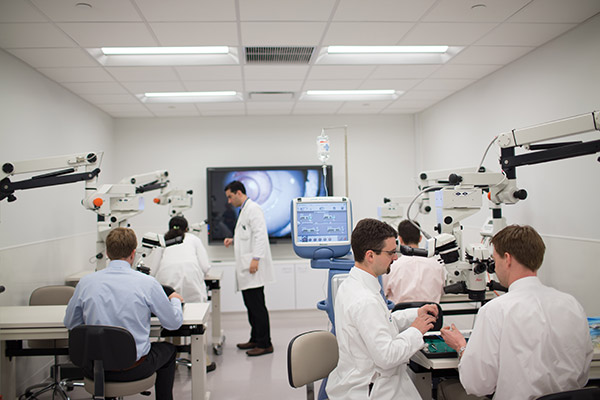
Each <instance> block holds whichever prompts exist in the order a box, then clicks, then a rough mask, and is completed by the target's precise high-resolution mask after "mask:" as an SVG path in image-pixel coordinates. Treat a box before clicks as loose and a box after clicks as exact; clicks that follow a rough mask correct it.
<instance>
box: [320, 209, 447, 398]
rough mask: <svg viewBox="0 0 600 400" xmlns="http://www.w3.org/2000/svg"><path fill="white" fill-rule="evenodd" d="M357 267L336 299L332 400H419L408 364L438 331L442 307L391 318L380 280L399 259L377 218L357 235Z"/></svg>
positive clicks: (391, 235) (388, 230)
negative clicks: (429, 333)
mask: <svg viewBox="0 0 600 400" xmlns="http://www.w3.org/2000/svg"><path fill="white" fill-rule="evenodd" d="M351 243H352V252H353V253H354V260H355V265H354V267H353V268H352V269H351V270H350V274H349V276H348V278H346V279H345V280H344V281H343V282H342V284H341V285H340V287H339V289H338V293H337V295H336V298H335V327H336V335H337V342H338V348H339V355H340V358H339V361H338V365H337V367H336V368H335V369H334V370H333V371H332V372H331V374H329V378H328V382H327V388H326V390H327V395H328V397H329V399H330V400H337V399H344V400H348V399H350V400H359V399H361V400H364V399H368V398H370V399H377V400H392V399H394V400H400V399H402V400H418V399H421V396H420V395H419V392H418V391H417V389H416V387H415V385H414V384H413V382H412V381H411V380H410V377H409V376H408V373H407V371H406V369H407V363H408V361H409V360H410V358H411V357H412V355H413V354H414V353H415V352H417V351H418V350H419V349H421V347H423V334H424V333H425V332H427V331H428V330H429V329H431V328H433V324H434V323H435V321H436V318H437V313H438V310H437V306H436V305H434V304H428V305H425V306H423V307H421V308H419V309H416V308H413V309H408V310H402V311H396V312H394V313H390V310H389V309H388V307H387V305H386V302H385V300H384V299H383V297H382V296H381V293H380V290H381V285H380V284H379V280H378V277H379V276H380V275H383V274H385V273H386V272H388V271H389V269H390V265H391V264H392V262H393V261H394V260H396V259H397V258H398V256H397V255H396V230H395V229H394V228H392V227H391V226H389V225H388V224H386V223H385V222H381V221H378V220H376V219H370V218H367V219H363V220H361V221H359V222H358V224H357V225H356V227H355V228H354V230H353V231H352V239H351Z"/></svg>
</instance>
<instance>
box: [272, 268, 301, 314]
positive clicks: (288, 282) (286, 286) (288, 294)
mask: <svg viewBox="0 0 600 400" xmlns="http://www.w3.org/2000/svg"><path fill="white" fill-rule="evenodd" d="M273 269H274V271H275V283H270V284H268V285H266V286H265V299H266V302H267V309H269V311H271V310H294V309H295V308H296V295H295V290H294V287H295V285H294V264H293V263H291V262H278V261H275V262H274V263H273Z"/></svg>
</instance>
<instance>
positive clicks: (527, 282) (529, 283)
mask: <svg viewBox="0 0 600 400" xmlns="http://www.w3.org/2000/svg"><path fill="white" fill-rule="evenodd" d="M536 286H542V282H541V281H540V278H538V277H537V276H526V277H525V278H520V279H517V280H516V281H514V282H513V283H512V284H511V285H510V286H509V287H508V291H509V292H515V291H517V290H529V289H531V288H533V287H536Z"/></svg>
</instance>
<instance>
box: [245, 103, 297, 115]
mask: <svg viewBox="0 0 600 400" xmlns="http://www.w3.org/2000/svg"><path fill="white" fill-rule="evenodd" d="M293 107H294V102H293V101H286V102H272V101H259V102H248V103H247V104H246V112H247V114H248V115H287V114H290V113H291V112H292V108H293Z"/></svg>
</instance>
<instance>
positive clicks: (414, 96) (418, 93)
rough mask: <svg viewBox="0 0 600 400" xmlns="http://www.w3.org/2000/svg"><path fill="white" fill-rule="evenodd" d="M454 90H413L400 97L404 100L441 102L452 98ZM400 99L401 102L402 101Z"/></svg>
mask: <svg viewBox="0 0 600 400" xmlns="http://www.w3.org/2000/svg"><path fill="white" fill-rule="evenodd" d="M452 93H454V91H452V90H411V91H410V92H408V93H405V94H404V95H402V97H400V99H402V100H441V99H443V98H445V97H448V96H450V95H451V94H452ZM400 99H399V100H400Z"/></svg>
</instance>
